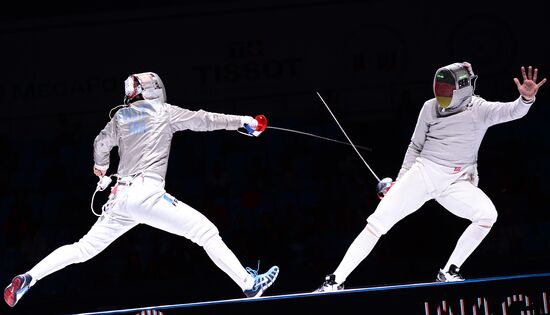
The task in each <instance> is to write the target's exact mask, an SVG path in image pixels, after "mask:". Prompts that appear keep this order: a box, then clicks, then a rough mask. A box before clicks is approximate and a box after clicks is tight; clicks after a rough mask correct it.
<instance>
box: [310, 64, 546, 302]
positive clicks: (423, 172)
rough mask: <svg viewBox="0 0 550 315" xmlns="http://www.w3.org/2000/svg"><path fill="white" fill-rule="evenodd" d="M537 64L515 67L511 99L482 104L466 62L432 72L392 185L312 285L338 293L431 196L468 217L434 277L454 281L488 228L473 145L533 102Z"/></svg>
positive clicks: (492, 214) (491, 213)
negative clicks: (431, 91) (427, 94)
mask: <svg viewBox="0 0 550 315" xmlns="http://www.w3.org/2000/svg"><path fill="white" fill-rule="evenodd" d="M537 72H538V69H534V71H533V69H532V67H531V66H529V68H528V72H527V73H526V71H525V68H524V67H522V68H521V73H522V76H523V83H520V81H519V80H518V79H517V78H514V82H515V83H516V85H517V88H518V91H519V94H520V97H518V99H516V100H515V101H512V102H489V101H486V100H484V99H483V98H481V97H479V96H476V95H474V87H475V80H476V79H477V76H476V75H474V72H473V70H472V66H471V65H470V64H469V63H467V62H462V63H454V64H450V65H448V66H445V67H442V68H440V69H438V70H437V71H436V74H435V77H434V81H433V82H434V84H433V89H434V94H435V98H433V99H430V100H428V101H426V102H425V103H424V106H422V109H421V111H420V115H419V117H418V120H417V123H416V127H415V130H414V133H413V135H412V139H411V142H410V144H409V146H408V149H407V152H406V154H405V158H404V161H403V164H402V167H401V170H400V171H399V174H398V176H397V179H396V181H395V182H392V183H391V185H387V186H386V187H385V189H384V191H383V192H382V195H381V198H382V200H381V201H380V203H379V204H378V206H377V208H376V210H375V211H374V213H372V214H371V215H370V216H369V217H368V218H367V225H366V227H365V228H364V229H363V230H362V231H361V233H359V235H358V236H357V237H356V239H355V240H354V241H353V242H352V244H351V245H350V247H349V248H348V250H347V252H346V253H345V255H344V257H343V259H342V261H341V262H340V264H339V265H338V267H337V268H336V270H335V271H334V272H333V273H331V274H329V275H327V276H326V277H325V281H324V283H323V284H322V285H321V286H320V287H319V288H318V289H317V290H316V291H317V292H327V291H335V290H342V289H343V288H344V282H345V281H346V279H347V278H348V276H349V275H350V274H351V272H352V271H353V270H354V269H355V268H356V267H357V266H358V265H359V263H360V262H361V261H363V260H364V259H365V258H366V257H367V256H368V255H369V253H370V252H371V250H372V249H373V247H374V246H375V245H376V243H377V242H378V240H379V238H380V237H381V236H382V235H384V234H386V233H387V232H388V231H389V230H390V229H391V228H392V227H393V226H394V225H395V224H396V223H397V222H399V221H400V220H401V219H403V218H405V217H406V216H408V215H410V214H411V213H413V212H415V211H416V210H418V209H419V208H420V207H421V206H422V205H423V204H424V203H425V202H426V201H428V200H431V199H435V200H436V201H437V202H438V203H439V204H441V205H442V206H443V207H444V208H445V209H447V210H448V211H450V212H451V213H453V214H454V215H456V216H459V217H461V218H465V219H468V220H470V221H471V224H470V225H469V226H468V227H467V228H466V230H465V231H464V232H463V234H462V235H461V237H460V238H459V240H458V242H457V244H456V247H455V248H454V250H453V252H452V253H451V256H450V258H449V260H448V262H447V263H446V265H445V266H444V267H443V268H441V269H440V270H439V272H438V274H437V276H436V280H437V281H441V282H449V281H461V280H464V278H463V277H462V276H461V274H460V273H459V270H460V267H461V266H462V264H463V263H464V261H465V260H466V259H467V258H468V256H470V255H471V254H472V252H473V251H474V250H475V249H476V248H477V247H478V245H479V244H480V243H481V241H482V240H483V239H484V238H485V236H486V235H487V234H488V233H489V231H490V229H491V227H492V226H493V224H494V223H495V221H496V219H497V210H496V209H495V206H494V205H493V203H492V202H491V200H490V199H489V197H487V195H486V194H485V193H484V192H483V191H482V190H481V189H479V188H478V187H477V186H478V173H477V156H478V150H479V147H480V144H481V141H482V139H483V136H484V135H485V132H486V131H487V129H488V128H489V127H491V126H493V125H496V124H500V123H504V122H508V121H511V120H514V119H518V118H521V117H523V116H525V115H526V114H527V112H528V111H529V108H530V107H531V105H532V104H533V102H534V101H535V95H536V93H537V91H538V88H539V87H540V86H541V85H543V84H544V83H545V82H546V79H543V80H542V81H540V82H539V83H536V80H537Z"/></svg>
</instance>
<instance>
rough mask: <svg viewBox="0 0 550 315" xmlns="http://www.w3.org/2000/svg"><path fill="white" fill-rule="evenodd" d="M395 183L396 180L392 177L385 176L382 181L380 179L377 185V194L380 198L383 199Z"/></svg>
mask: <svg viewBox="0 0 550 315" xmlns="http://www.w3.org/2000/svg"><path fill="white" fill-rule="evenodd" d="M394 184H395V181H393V179H391V178H390V177H386V178H383V179H382V180H381V181H379V182H378V184H377V185H376V194H377V195H378V198H380V200H382V198H384V196H386V194H387V193H388V191H389V190H390V188H392V186H393V185H394Z"/></svg>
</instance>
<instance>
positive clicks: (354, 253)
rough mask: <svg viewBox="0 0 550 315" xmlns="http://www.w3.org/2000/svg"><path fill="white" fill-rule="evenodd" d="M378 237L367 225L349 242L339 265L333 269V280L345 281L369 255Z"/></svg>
mask: <svg viewBox="0 0 550 315" xmlns="http://www.w3.org/2000/svg"><path fill="white" fill-rule="evenodd" d="M379 239H380V238H379V237H378V236H376V235H374V233H372V232H371V231H370V230H369V226H368V225H367V226H366V227H365V228H364V229H363V231H361V233H359V235H358V236H357V237H356V238H355V240H354V241H353V243H351V245H350V246H349V248H348V251H347V252H346V254H345V255H344V258H343V259H342V261H341V262H340V265H338V268H336V271H334V276H335V281H336V282H337V283H343V282H344V281H346V279H347V277H348V276H349V275H350V273H351V272H352V271H353V270H355V268H357V266H359V263H361V261H363V259H365V258H366V257H367V256H368V255H369V253H370V252H371V251H372V249H373V248H374V245H376V243H377V242H378V240H379Z"/></svg>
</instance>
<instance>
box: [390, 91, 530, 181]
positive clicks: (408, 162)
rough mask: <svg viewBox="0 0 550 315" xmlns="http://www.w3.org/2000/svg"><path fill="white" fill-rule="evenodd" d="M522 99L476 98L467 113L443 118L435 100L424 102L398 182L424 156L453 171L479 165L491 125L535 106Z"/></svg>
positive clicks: (519, 115) (523, 114) (521, 115)
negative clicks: (482, 141) (504, 100)
mask: <svg viewBox="0 0 550 315" xmlns="http://www.w3.org/2000/svg"><path fill="white" fill-rule="evenodd" d="M533 102H534V100H533V101H531V102H530V103H526V102H525V101H524V100H523V99H522V98H521V97H519V98H518V99H517V100H515V101H513V102H488V101H486V100H484V99H483V98H481V97H478V96H472V100H471V102H470V103H469V104H468V105H466V107H465V108H464V110H463V111H461V112H458V113H456V114H453V115H450V116H441V115H439V113H438V111H437V106H438V105H437V101H436V100H435V98H434V99H431V100H428V101H426V102H425V103H424V106H423V107H422V109H421V111H420V115H419V116H418V121H417V123H416V127H415V129H414V133H413V135H412V139H411V142H410V144H409V146H408V149H407V152H406V154H405V158H404V160H403V165H402V166H401V170H400V171H399V175H398V176H397V179H399V178H400V177H401V176H403V174H404V173H405V172H406V171H407V170H408V169H410V168H411V166H412V164H413V163H414V161H415V159H416V158H417V157H422V158H425V159H428V160H430V161H432V162H435V163H437V164H439V165H442V166H445V167H449V168H457V169H460V168H462V169H463V168H464V167H466V166H470V165H476V163H477V155H478V150H479V146H480V145H481V140H483V136H484V135H485V132H486V131H487V129H488V128H489V127H490V126H493V125H496V124H499V123H504V122H507V121H511V120H514V119H518V118H521V117H523V116H525V115H526V114H527V112H528V111H529V108H530V107H531V104H532V103H533Z"/></svg>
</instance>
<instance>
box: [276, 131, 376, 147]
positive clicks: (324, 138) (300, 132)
mask: <svg viewBox="0 0 550 315" xmlns="http://www.w3.org/2000/svg"><path fill="white" fill-rule="evenodd" d="M267 129H275V130H281V131H286V132H292V133H297V134H301V135H304V136H310V137H314V138H318V139H323V140H327V141H332V142H336V143H340V144H345V145H351V144H349V143H347V142H344V141H340V140H336V139H331V138H327V137H322V136H319V135H316V134H313V133H309V132H303V131H299V130H294V129H288V128H282V127H275V126H267ZM357 148H359V149H363V150H367V151H372V149H371V148H367V147H363V146H360V145H358V146H357Z"/></svg>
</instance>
